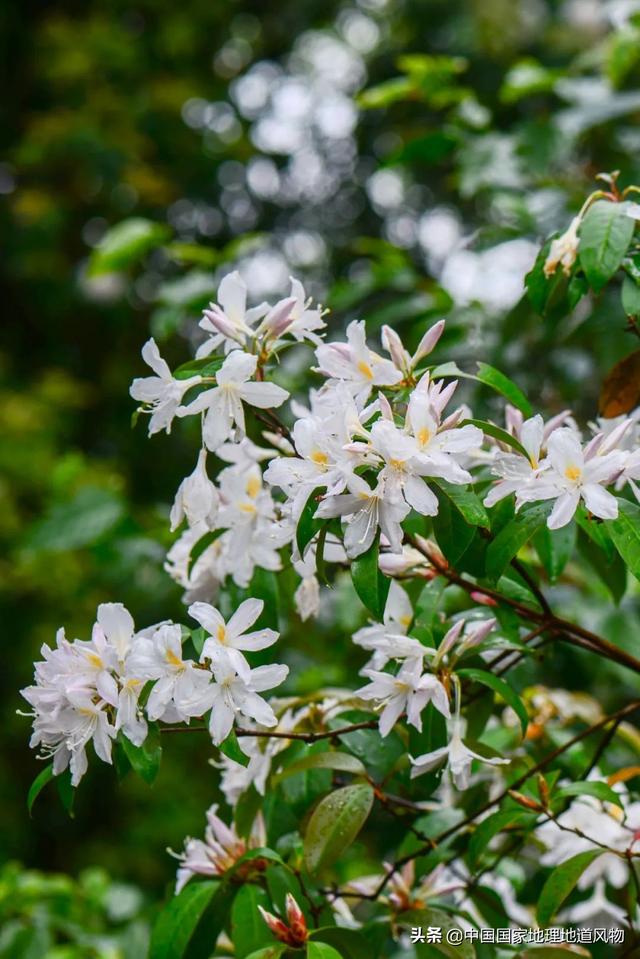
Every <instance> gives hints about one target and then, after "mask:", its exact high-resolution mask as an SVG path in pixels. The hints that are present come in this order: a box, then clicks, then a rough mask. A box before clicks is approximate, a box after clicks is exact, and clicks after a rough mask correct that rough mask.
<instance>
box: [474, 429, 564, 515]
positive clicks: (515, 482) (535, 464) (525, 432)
mask: <svg viewBox="0 0 640 959" xmlns="http://www.w3.org/2000/svg"><path fill="white" fill-rule="evenodd" d="M543 435H544V422H543V420H542V417H541V416H540V415H538V416H532V417H531V419H528V420H525V422H524V423H522V425H521V427H520V429H519V431H518V437H517V438H518V440H519V441H520V443H521V445H522V446H523V447H524V448H525V450H526V452H527V456H528V458H525V457H524V456H522V454H520V453H514V452H509V453H504V452H500V453H499V454H498V456H497V457H496V459H495V461H494V463H493V464H492V467H491V469H492V472H493V473H494V474H495V475H496V476H499V477H500V481H499V482H498V483H496V484H495V486H493V488H492V489H491V490H490V491H489V493H488V494H487V496H486V497H485V500H484V505H485V506H495V504H496V503H497V502H499V501H500V500H501V499H504V497H505V496H509V495H510V494H512V493H518V492H519V491H520V490H521V489H522V488H523V487H525V486H527V485H529V484H530V483H532V482H533V480H535V479H537V478H538V476H539V474H540V470H541V469H543V470H544V469H546V467H547V466H548V465H549V464H548V463H542V464H541V459H542V452H541V451H542V443H543Z"/></svg>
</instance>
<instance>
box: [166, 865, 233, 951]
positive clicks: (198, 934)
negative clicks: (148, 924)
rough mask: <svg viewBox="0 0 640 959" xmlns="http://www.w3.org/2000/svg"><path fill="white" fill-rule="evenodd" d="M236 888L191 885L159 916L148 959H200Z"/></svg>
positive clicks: (208, 883) (219, 926)
mask: <svg viewBox="0 0 640 959" xmlns="http://www.w3.org/2000/svg"><path fill="white" fill-rule="evenodd" d="M235 893H236V888H235V887H233V886H231V885H228V884H226V883H220V882H217V881H215V880H205V881H191V882H190V883H188V884H187V885H186V886H185V887H184V889H183V890H182V891H181V892H180V893H179V894H178V895H177V896H174V897H173V898H172V899H171V900H170V901H169V903H168V904H167V906H165V908H164V909H163V910H162V912H161V913H160V915H159V916H158V918H157V920H156V922H155V924H154V926H153V929H152V931H151V941H150V943H149V956H148V959H202V956H206V955H207V952H206V951H205V949H206V944H208V945H209V948H211V944H212V943H214V942H215V940H216V939H217V937H218V935H219V934H220V932H221V931H222V927H223V925H224V923H225V922H226V918H227V914H228V912H229V908H230V906H231V902H232V900H233V897H234V895H235Z"/></svg>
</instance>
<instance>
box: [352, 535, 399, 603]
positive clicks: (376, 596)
mask: <svg viewBox="0 0 640 959" xmlns="http://www.w3.org/2000/svg"><path fill="white" fill-rule="evenodd" d="M379 552H380V532H379V531H378V532H377V533H376V537H375V539H374V541H373V543H372V544H371V546H370V547H369V549H368V550H367V551H366V553H363V554H362V555H361V556H358V557H357V558H356V559H354V560H353V562H352V563H351V579H352V580H353V585H354V587H355V591H356V593H357V594H358V596H359V597H360V599H361V600H362V602H363V603H364V605H365V606H366V607H367V609H368V610H369V612H371V613H373V615H374V616H375V618H376V619H377V620H379V621H382V617H383V616H384V607H385V605H386V602H387V596H388V595H389V587H390V586H391V580H390V579H388V578H387V577H386V576H384V575H383V574H382V573H381V572H380V570H379V569H378V555H379Z"/></svg>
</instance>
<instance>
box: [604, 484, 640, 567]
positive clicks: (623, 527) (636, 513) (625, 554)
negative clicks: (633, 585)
mask: <svg viewBox="0 0 640 959" xmlns="http://www.w3.org/2000/svg"><path fill="white" fill-rule="evenodd" d="M605 526H606V527H607V529H608V531H609V533H610V534H611V539H612V540H613V542H614V544H615V547H616V549H617V550H618V552H619V553H620V556H621V557H622V559H623V560H624V561H625V563H626V564H627V567H628V568H629V569H630V570H631V572H632V573H633V575H634V576H635V578H636V579H640V506H638V504H637V503H631V502H629V500H625V499H619V500H618V518H617V519H608V520H605Z"/></svg>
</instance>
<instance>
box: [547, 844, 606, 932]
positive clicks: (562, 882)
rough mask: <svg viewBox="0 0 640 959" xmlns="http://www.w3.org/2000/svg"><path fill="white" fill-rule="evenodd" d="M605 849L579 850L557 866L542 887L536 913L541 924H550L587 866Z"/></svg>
mask: <svg viewBox="0 0 640 959" xmlns="http://www.w3.org/2000/svg"><path fill="white" fill-rule="evenodd" d="M603 851H604V850H602V849H587V851H586V852H579V853H578V855H577V856H572V857H571V859H567V861H566V862H563V863H561V865H559V866H556V868H555V869H554V870H553V872H552V873H551V875H550V876H549V877H548V878H547V881H546V882H545V884H544V886H543V887H542V892H541V893H540V899H539V900H538V908H537V913H536V914H537V917H538V922H539V923H540V925H541V926H546V925H548V923H549V922H550V921H551V919H552V918H553V916H554V915H555V913H556V912H557V911H558V909H559V908H560V906H561V905H562V903H563V902H564V901H565V899H566V898H567V896H568V895H569V893H570V892H571V891H572V890H573V889H574V888H575V885H576V883H577V882H578V880H579V879H580V876H581V875H582V873H583V872H584V871H585V869H586V868H587V866H590V865H591V863H592V862H593V861H594V860H595V859H597V858H598V856H601V855H602V853H603Z"/></svg>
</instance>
